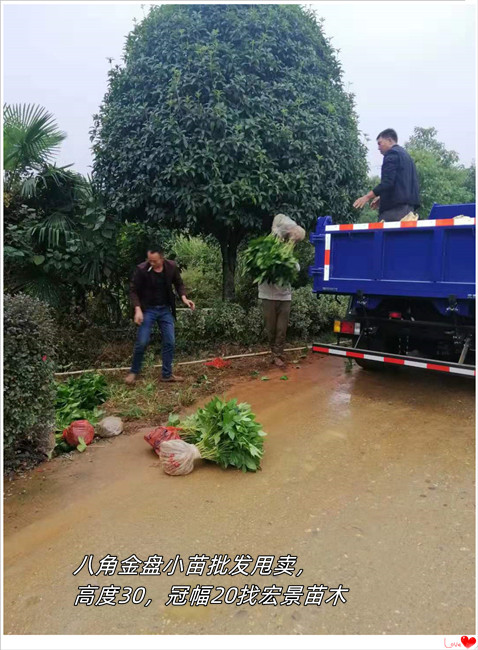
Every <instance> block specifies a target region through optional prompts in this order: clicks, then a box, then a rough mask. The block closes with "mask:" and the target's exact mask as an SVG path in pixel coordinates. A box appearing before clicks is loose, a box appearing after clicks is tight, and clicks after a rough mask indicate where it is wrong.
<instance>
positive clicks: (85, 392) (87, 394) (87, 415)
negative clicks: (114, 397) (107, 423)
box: [55, 373, 108, 441]
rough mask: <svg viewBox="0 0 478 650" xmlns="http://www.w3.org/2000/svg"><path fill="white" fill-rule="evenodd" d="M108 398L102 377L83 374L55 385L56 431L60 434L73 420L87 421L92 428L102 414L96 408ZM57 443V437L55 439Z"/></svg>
mask: <svg viewBox="0 0 478 650" xmlns="http://www.w3.org/2000/svg"><path fill="white" fill-rule="evenodd" d="M107 398H108V385H107V383H106V379H105V378H104V377H103V375H99V374H96V373H85V374H84V375H81V376H80V377H70V378H69V379H68V380H67V381H66V382H57V384H56V402H55V419H56V430H57V432H59V434H60V436H61V432H62V431H63V429H65V428H66V427H67V426H69V425H70V424H71V422H73V420H88V421H89V422H91V424H92V425H93V426H94V425H95V424H96V423H97V422H98V420H99V419H100V417H101V416H102V415H103V412H102V411H101V410H100V409H99V408H98V406H99V405H100V404H102V403H103V402H105V401H106V400H107ZM57 441H58V437H57Z"/></svg>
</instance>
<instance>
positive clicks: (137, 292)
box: [129, 260, 186, 318]
mask: <svg viewBox="0 0 478 650" xmlns="http://www.w3.org/2000/svg"><path fill="white" fill-rule="evenodd" d="M152 273H154V271H153V270H152V266H151V265H150V263H149V262H142V263H141V264H138V266H137V267H136V269H135V271H134V274H133V277H132V278H131V282H130V290H129V297H130V299H131V302H132V303H133V306H134V307H141V309H142V310H143V311H144V310H145V309H146V305H147V304H152V303H154V299H155V293H156V290H155V289H156V288H155V284H154V278H153V276H152V275H151V274H152ZM164 278H165V280H166V293H167V297H168V304H169V306H170V307H171V311H172V313H173V316H174V318H176V300H175V298H174V291H173V285H174V288H175V289H176V292H177V294H178V296H179V297H181V296H185V295H186V291H185V289H184V284H183V281H182V279H181V274H180V273H179V269H178V267H177V265H176V262H173V261H172V260H164Z"/></svg>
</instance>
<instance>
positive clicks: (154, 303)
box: [125, 246, 195, 384]
mask: <svg viewBox="0 0 478 650" xmlns="http://www.w3.org/2000/svg"><path fill="white" fill-rule="evenodd" d="M173 285H174V288H175V289H176V293H177V294H178V296H179V297H180V298H181V300H182V301H183V303H184V304H185V305H186V306H187V307H189V309H194V308H195V305H194V303H193V301H192V300H188V299H187V297H186V292H185V290H184V285H183V281H182V279H181V275H180V273H179V269H178V267H177V265H176V262H173V261H172V260H167V259H165V257H164V255H163V251H162V249H161V248H160V247H159V246H150V248H149V249H148V259H147V261H146V262H142V263H141V264H138V266H137V267H136V269H135V272H134V274H133V278H132V280H131V284H130V298H131V302H132V303H133V306H134V322H135V323H136V325H139V330H138V336H137V339H136V343H135V346H134V351H133V363H132V364H131V370H130V372H129V375H128V376H127V377H126V379H125V382H126V383H127V384H133V383H134V382H135V381H136V376H137V375H138V373H139V372H140V370H141V365H142V363H143V357H144V352H145V350H146V348H147V346H148V343H149V339H150V337H151V330H152V329H153V326H154V324H155V323H156V322H157V323H158V325H159V328H160V330H161V337H162V343H163V350H162V357H163V369H162V377H161V381H183V378H182V377H178V376H176V375H173V356H174V319H175V318H176V304H175V296H174V292H173Z"/></svg>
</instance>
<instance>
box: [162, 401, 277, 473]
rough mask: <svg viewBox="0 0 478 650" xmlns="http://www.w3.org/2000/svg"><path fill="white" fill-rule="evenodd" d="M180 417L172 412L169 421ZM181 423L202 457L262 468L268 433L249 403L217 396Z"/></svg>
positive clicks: (185, 437) (226, 464)
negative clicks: (263, 428)
mask: <svg viewBox="0 0 478 650" xmlns="http://www.w3.org/2000/svg"><path fill="white" fill-rule="evenodd" d="M178 421H179V418H178V417H177V416H172V417H171V418H170V422H169V423H170V424H173V425H174V424H178ZM179 426H180V429H181V431H180V435H181V437H182V438H183V440H185V441H186V442H189V443H191V444H193V445H195V446H196V447H197V449H198V450H199V453H200V454H201V458H204V459H205V460H211V461H213V462H215V463H217V464H218V465H220V466H221V467H224V468H226V467H229V466H232V467H237V468H238V469H241V470H242V471H243V472H247V471H248V470H249V471H251V472H255V471H257V470H258V469H259V468H260V463H261V459H262V456H263V454H264V448H263V441H264V436H265V435H266V434H265V433H264V431H262V427H261V425H260V424H259V422H257V421H256V419H255V415H254V413H253V412H252V410H251V407H250V405H249V404H246V403H245V402H244V403H241V404H238V403H237V399H232V400H229V401H225V400H222V399H220V398H219V397H214V398H213V399H212V400H211V401H210V402H208V403H207V404H206V406H205V407H204V408H200V409H198V410H197V411H196V413H194V414H193V415H191V416H189V417H188V418H186V419H185V420H184V421H182V422H181V423H180V424H179Z"/></svg>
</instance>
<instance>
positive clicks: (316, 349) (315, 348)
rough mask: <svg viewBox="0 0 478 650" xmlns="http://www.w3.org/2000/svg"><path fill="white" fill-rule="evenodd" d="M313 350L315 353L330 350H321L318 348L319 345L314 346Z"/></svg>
mask: <svg viewBox="0 0 478 650" xmlns="http://www.w3.org/2000/svg"><path fill="white" fill-rule="evenodd" d="M312 350H313V351H314V352H328V351H329V350H328V348H319V346H317V345H314V346H312Z"/></svg>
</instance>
